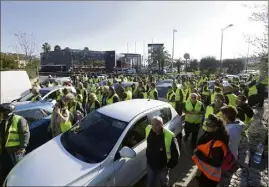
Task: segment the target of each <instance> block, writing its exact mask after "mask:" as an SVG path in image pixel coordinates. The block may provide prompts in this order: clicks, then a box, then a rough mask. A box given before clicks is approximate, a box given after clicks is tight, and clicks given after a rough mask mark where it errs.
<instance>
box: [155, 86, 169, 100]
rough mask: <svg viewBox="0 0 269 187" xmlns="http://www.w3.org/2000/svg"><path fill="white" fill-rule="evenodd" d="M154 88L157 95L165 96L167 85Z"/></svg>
mask: <svg viewBox="0 0 269 187" xmlns="http://www.w3.org/2000/svg"><path fill="white" fill-rule="evenodd" d="M156 89H157V91H158V97H160V98H165V96H166V93H167V90H168V87H157V88H156Z"/></svg>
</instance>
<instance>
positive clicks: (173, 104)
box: [168, 92, 176, 109]
mask: <svg viewBox="0 0 269 187" xmlns="http://www.w3.org/2000/svg"><path fill="white" fill-rule="evenodd" d="M174 96H176V94H175V92H172V93H171V94H170V95H169V98H168V103H169V104H170V105H171V106H172V107H173V108H174V109H176V102H171V100H172V97H174Z"/></svg>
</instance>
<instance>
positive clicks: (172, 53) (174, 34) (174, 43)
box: [172, 29, 177, 72]
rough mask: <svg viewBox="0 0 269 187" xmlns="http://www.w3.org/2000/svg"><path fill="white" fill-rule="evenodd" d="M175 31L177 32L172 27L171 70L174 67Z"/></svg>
mask: <svg viewBox="0 0 269 187" xmlns="http://www.w3.org/2000/svg"><path fill="white" fill-rule="evenodd" d="M175 32H177V30H176V29H173V47H172V72H173V69H174V66H173V64H174V44H175Z"/></svg>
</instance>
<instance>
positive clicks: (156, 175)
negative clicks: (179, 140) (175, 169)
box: [147, 165, 170, 187]
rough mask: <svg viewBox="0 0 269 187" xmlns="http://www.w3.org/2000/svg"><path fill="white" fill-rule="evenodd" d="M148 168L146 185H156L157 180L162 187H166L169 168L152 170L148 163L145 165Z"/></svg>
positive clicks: (153, 186) (152, 186) (151, 186)
mask: <svg viewBox="0 0 269 187" xmlns="http://www.w3.org/2000/svg"><path fill="white" fill-rule="evenodd" d="M147 170H148V181H147V186H148V187H156V186H157V185H158V184H157V183H158V182H160V183H161V186H162V187H167V186H168V184H169V171H170V169H169V168H167V167H165V168H163V169H162V170H159V171H154V170H152V169H151V167H150V166H149V165H147Z"/></svg>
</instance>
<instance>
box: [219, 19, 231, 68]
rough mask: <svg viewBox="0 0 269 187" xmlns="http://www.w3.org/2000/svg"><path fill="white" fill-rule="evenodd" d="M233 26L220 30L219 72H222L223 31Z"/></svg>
mask: <svg viewBox="0 0 269 187" xmlns="http://www.w3.org/2000/svg"><path fill="white" fill-rule="evenodd" d="M232 26H234V25H233V24H230V25H228V26H226V27H224V28H223V29H221V43H220V71H221V72H222V45H223V31H225V30H226V29H228V28H229V27H232Z"/></svg>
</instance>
